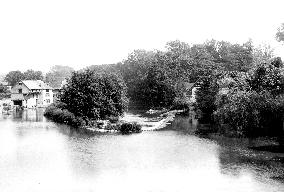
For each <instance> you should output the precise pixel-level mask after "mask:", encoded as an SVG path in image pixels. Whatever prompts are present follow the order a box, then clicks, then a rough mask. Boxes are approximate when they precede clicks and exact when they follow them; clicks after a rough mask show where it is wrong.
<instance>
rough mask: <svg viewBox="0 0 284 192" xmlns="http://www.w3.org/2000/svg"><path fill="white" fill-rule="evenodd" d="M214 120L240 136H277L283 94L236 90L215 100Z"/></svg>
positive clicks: (283, 104)
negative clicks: (277, 95)
mask: <svg viewBox="0 0 284 192" xmlns="http://www.w3.org/2000/svg"><path fill="white" fill-rule="evenodd" d="M216 104H217V107H218V108H217V110H216V111H215V113H214V114H215V120H216V121H217V122H218V123H219V124H220V125H221V124H228V125H230V127H231V128H233V130H234V131H235V132H236V134H237V135H241V136H250V137H253V136H260V135H277V134H279V132H280V131H281V129H282V120H283V117H282V116H283V115H282V114H283V112H284V103H283V97H277V98H274V97H273V96H272V95H271V94H270V93H269V92H267V91H263V92H261V93H257V92H255V91H236V92H232V93H229V94H227V96H226V98H224V96H218V97H217V100H216Z"/></svg>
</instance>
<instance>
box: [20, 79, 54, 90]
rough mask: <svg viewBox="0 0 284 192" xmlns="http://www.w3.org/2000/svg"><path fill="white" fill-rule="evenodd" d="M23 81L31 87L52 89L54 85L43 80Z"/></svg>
mask: <svg viewBox="0 0 284 192" xmlns="http://www.w3.org/2000/svg"><path fill="white" fill-rule="evenodd" d="M22 82H23V84H25V85H26V86H27V87H28V88H29V89H52V87H50V86H49V85H48V84H46V83H45V82H43V81H41V80H24V81H22Z"/></svg>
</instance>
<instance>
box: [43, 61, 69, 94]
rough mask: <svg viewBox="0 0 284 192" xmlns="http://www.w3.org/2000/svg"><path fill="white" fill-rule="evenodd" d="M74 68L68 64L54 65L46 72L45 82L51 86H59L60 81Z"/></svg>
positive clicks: (67, 76)
mask: <svg viewBox="0 0 284 192" xmlns="http://www.w3.org/2000/svg"><path fill="white" fill-rule="evenodd" d="M73 71H74V69H73V68H72V67H69V66H62V65H55V66H53V67H52V68H51V69H50V71H49V72H48V73H47V74H46V79H45V80H46V82H47V83H49V85H50V86H51V87H53V88H57V87H60V86H61V84H62V81H64V80H65V79H66V78H69V77H70V76H71V74H72V72H73Z"/></svg>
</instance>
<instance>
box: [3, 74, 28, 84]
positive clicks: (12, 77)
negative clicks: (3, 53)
mask: <svg viewBox="0 0 284 192" xmlns="http://www.w3.org/2000/svg"><path fill="white" fill-rule="evenodd" d="M23 79H24V74H23V73H22V72H21V71H10V72H9V73H8V74H7V75H6V76H5V81H7V82H8V84H9V85H11V86H14V85H15V84H16V83H18V82H19V81H22V80H23Z"/></svg>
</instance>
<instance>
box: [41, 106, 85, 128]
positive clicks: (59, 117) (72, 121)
mask: <svg viewBox="0 0 284 192" xmlns="http://www.w3.org/2000/svg"><path fill="white" fill-rule="evenodd" d="M44 115H45V116H46V117H48V118H49V119H52V120H53V121H54V122H57V123H64V124H66V125H70V126H72V127H76V128H77V127H82V126H84V125H86V121H85V120H84V119H83V118H82V117H76V116H75V115H74V114H73V113H71V112H70V111H68V110H67V109H62V108H61V107H60V106H59V105H57V104H51V105H50V106H48V107H47V108H46V109H45V112H44Z"/></svg>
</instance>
